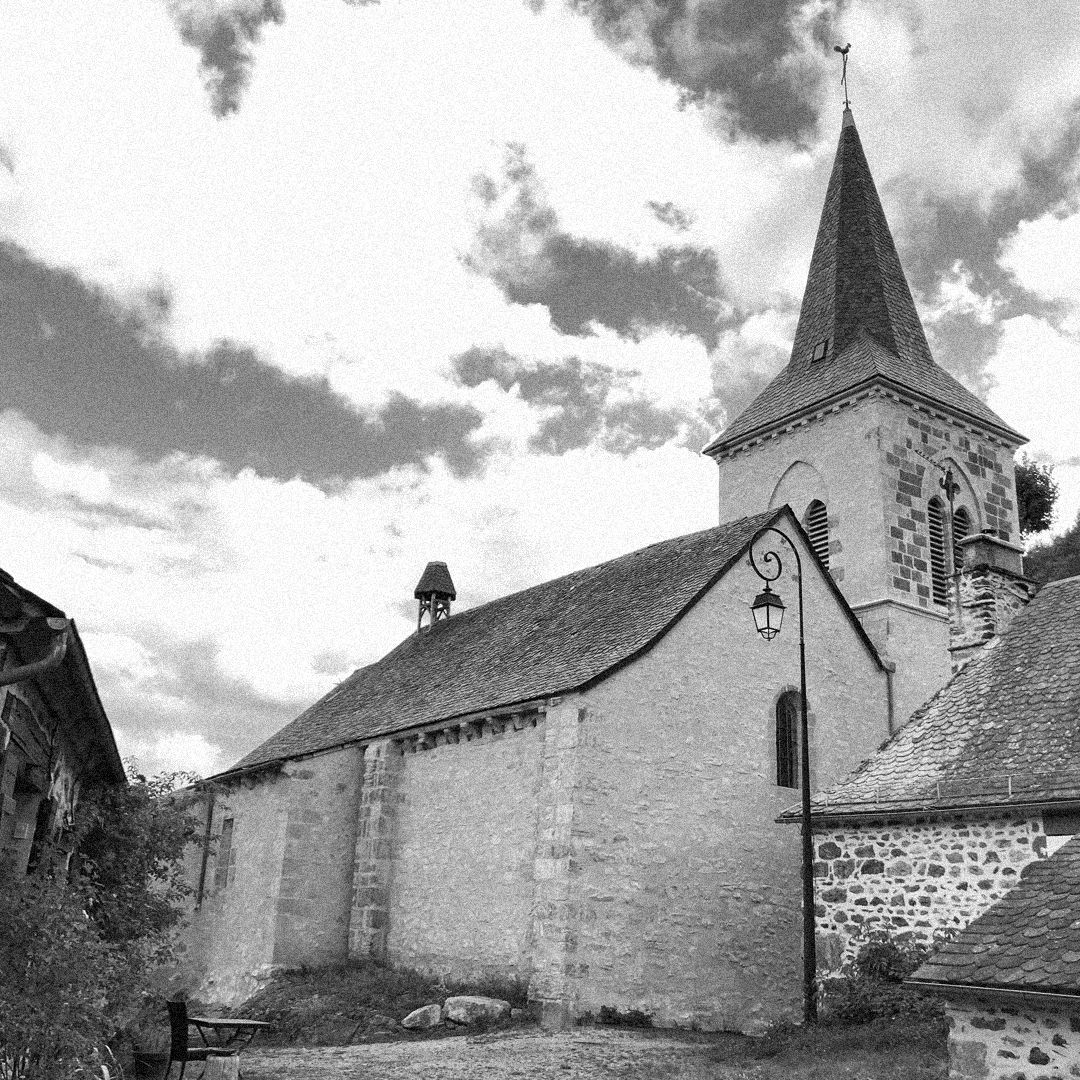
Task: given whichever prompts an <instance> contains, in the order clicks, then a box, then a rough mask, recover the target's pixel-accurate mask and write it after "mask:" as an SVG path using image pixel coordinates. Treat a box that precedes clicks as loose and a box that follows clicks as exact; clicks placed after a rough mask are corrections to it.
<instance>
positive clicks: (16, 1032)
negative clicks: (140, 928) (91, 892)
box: [0, 876, 124, 1080]
mask: <svg viewBox="0 0 1080 1080" xmlns="http://www.w3.org/2000/svg"><path fill="white" fill-rule="evenodd" d="M85 904H86V897H85V895H84V893H83V892H82V890H80V889H77V888H66V887H65V886H64V884H63V883H62V882H58V881H56V880H52V879H49V878H47V877H38V876H31V877H26V878H23V879H20V880H18V881H14V880H9V881H5V882H4V887H3V888H0V1077H2V1078H3V1080H22V1078H24V1077H25V1078H33V1080H54V1078H55V1080H67V1078H68V1077H70V1076H72V1075H73V1074H77V1070H78V1069H79V1068H80V1067H83V1066H87V1067H89V1066H90V1065H92V1063H93V1061H94V1059H95V1058H96V1057H97V1056H98V1051H97V1050H95V1048H96V1047H101V1046H103V1045H104V1043H105V1042H106V1040H107V1039H108V1038H109V1037H110V1036H111V1035H112V1033H113V1032H114V1030H115V1026H116V1025H115V1023H114V1021H113V1016H112V1010H111V1006H113V1005H114V1003H115V999H116V997H117V995H118V992H119V991H120V988H121V986H122V983H123V981H124V973H123V971H122V970H121V965H120V957H118V956H117V955H116V953H115V950H114V949H112V948H111V947H110V946H109V945H107V944H106V943H105V942H103V941H102V940H101V936H100V935H99V934H98V932H97V928H96V927H95V926H94V924H93V922H91V920H90V918H89V917H88V916H87V914H86V910H85Z"/></svg>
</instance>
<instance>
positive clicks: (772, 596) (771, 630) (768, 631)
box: [750, 582, 784, 641]
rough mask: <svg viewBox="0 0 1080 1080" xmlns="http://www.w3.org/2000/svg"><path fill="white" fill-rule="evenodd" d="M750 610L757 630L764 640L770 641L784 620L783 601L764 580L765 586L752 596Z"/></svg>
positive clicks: (777, 632)
mask: <svg viewBox="0 0 1080 1080" xmlns="http://www.w3.org/2000/svg"><path fill="white" fill-rule="evenodd" d="M750 610H751V611H752V612H753V614H754V625H755V626H756V627H757V632H758V633H759V634H760V635H761V636H762V637H763V638H764V639H765V640H766V641H772V639H773V638H774V637H776V635H777V634H779V633H780V627H781V625H782V624H783V622H784V601H783V600H781V599H780V597H779V595H778V594H777V593H774V592H773V591H772V589H770V588H769V585H768V583H767V582H766V584H765V588H764V589H763V590H762V591H761V592H759V593H758V594H757V596H756V597H755V598H754V602H753V603H752V604H751V605H750Z"/></svg>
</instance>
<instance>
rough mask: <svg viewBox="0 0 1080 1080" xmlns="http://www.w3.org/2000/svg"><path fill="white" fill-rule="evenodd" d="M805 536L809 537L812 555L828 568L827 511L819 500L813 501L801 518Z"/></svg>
mask: <svg viewBox="0 0 1080 1080" xmlns="http://www.w3.org/2000/svg"><path fill="white" fill-rule="evenodd" d="M803 525H804V526H805V528H806V534H807V536H809V537H810V546H811V547H812V548H813V549H814V554H815V555H816V556H817V557H818V558H819V559H820V560H821V561H822V563H823V564H824V565H825V568H826V569H828V566H829V511H828V509H827V508H826V506H825V504H824V503H823V502H821V500H820V499H815V500H814V501H813V502H812V503H811V504H810V505H809V506H808V507H807V508H806V516H805V518H803Z"/></svg>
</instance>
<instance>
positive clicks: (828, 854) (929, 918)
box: [814, 815, 1046, 974]
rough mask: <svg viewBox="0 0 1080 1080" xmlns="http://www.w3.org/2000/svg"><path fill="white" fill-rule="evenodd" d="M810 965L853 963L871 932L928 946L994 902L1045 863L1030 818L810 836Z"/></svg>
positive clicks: (1042, 840)
mask: <svg viewBox="0 0 1080 1080" xmlns="http://www.w3.org/2000/svg"><path fill="white" fill-rule="evenodd" d="M814 847H815V855H816V858H817V861H816V863H815V866H814V876H815V878H816V881H815V891H816V897H815V899H816V911H817V929H818V965H819V968H820V970H821V971H822V973H823V974H829V973H832V972H835V971H837V970H838V969H839V968H841V967H842V966H843V965H844V964H846V963H847V962H848V961H850V960H852V959H854V957H855V955H856V953H857V952H858V950H859V946H860V944H861V942H862V941H863V940H864V939H865V938H866V936H867V935H868V934H870V933H872V932H874V931H878V930H885V931H888V932H890V933H904V934H909V935H911V937H912V938H913V939H914V940H915V941H918V942H920V943H922V944H926V945H929V944H931V942H932V941H933V939H934V935H935V933H936V932H938V931H941V930H947V929H960V928H962V927H965V926H967V925H968V924H969V923H970V922H971V921H972V920H973V919H974V918H976V917H977V916H978V915H981V914H982V913H983V912H984V911H985V910H986V909H987V908H988V907H989V906H990V905H991V904H993V903H994V902H995V901H997V900H1000V899H1001V897H1002V896H1004V895H1005V894H1006V893H1007V892H1008V891H1009V890H1010V889H1011V888H1012V887H1013V886H1014V885H1015V884H1016V882H1017V881H1018V880H1019V876H1020V871H1021V870H1022V869H1023V868H1024V867H1025V866H1026V865H1027V864H1028V863H1029V862H1031V861H1033V860H1034V859H1042V858H1046V837H1045V835H1043V831H1042V819H1041V817H1039V816H1038V815H1032V816H1030V817H1028V816H1023V817H1019V816H1014V817H1007V818H1006V817H997V818H994V817H989V816H983V817H982V818H967V819H963V818H961V819H954V820H946V819H929V820H916V821H894V822H884V823H879V824H867V825H856V824H852V825H851V826H849V827H848V828H846V829H840V828H834V829H831V830H823V831H822V832H820V833H817V834H816V835H815V840H814Z"/></svg>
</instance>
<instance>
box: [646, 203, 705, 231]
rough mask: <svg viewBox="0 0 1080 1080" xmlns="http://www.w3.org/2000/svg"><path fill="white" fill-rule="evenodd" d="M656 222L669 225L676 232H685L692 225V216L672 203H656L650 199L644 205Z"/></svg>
mask: <svg viewBox="0 0 1080 1080" xmlns="http://www.w3.org/2000/svg"><path fill="white" fill-rule="evenodd" d="M646 205H647V206H648V208H649V209H650V210H651V211H652V212H653V214H654V215H655V216H656V220H657V221H662V222H663V223H664V224H665V225H670V226H671V227H672V228H673V229H674V230H675V231H676V232H686V231H687V230H688V229H689V228H690V226H691V225H693V224H694V215H693V214H691V213H688V212H687V211H685V210H682V209H680V208H679V207H678V206H676V205H675V204H674V203H673V202H657V201H656V200H655V199H650V200H649V201H648V203H647V204H646Z"/></svg>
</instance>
